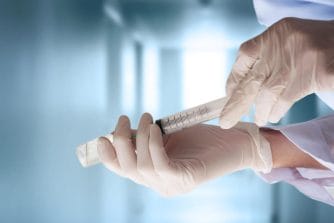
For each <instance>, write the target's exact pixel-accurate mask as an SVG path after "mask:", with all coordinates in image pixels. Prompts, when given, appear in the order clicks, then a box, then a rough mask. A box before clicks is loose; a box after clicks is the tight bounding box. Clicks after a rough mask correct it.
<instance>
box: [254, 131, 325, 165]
mask: <svg viewBox="0 0 334 223" xmlns="http://www.w3.org/2000/svg"><path fill="white" fill-rule="evenodd" d="M260 132H261V134H262V135H263V136H264V137H265V138H266V139H267V140H268V142H269V143H270V147H271V152H272V159H273V168H279V167H304V168H316V169H327V168H326V167H324V166H323V165H321V164H320V163H319V162H317V161H316V160H315V159H313V158H312V157H311V156H310V155H308V154H306V153H305V152H303V151H302V150H300V149H299V148H297V146H296V145H294V144H293V143H292V142H290V140H288V139H287V138H286V137H285V136H284V135H283V134H282V133H281V132H279V131H276V130H270V129H261V130H260Z"/></svg>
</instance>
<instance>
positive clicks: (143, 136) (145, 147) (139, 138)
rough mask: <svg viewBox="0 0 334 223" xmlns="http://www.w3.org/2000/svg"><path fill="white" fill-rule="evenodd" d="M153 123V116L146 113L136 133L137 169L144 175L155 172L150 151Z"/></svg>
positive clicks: (148, 175)
mask: <svg viewBox="0 0 334 223" xmlns="http://www.w3.org/2000/svg"><path fill="white" fill-rule="evenodd" d="M152 123H153V118H152V116H151V115H150V114H148V113H144V114H143V115H142V117H141V118H140V121H139V125H138V130H137V135H136V144H137V169H138V171H139V172H140V173H141V174H142V175H144V176H145V175H146V176H147V177H150V176H152V175H153V174H154V167H153V163H152V159H151V155H150V151H149V136H150V127H151V124H152Z"/></svg>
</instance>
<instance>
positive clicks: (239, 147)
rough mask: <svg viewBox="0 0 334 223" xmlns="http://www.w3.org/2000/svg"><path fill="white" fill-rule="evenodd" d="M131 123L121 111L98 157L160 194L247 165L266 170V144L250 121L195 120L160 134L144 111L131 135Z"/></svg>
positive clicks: (176, 191) (268, 152)
mask: <svg viewBox="0 0 334 223" xmlns="http://www.w3.org/2000/svg"><path fill="white" fill-rule="evenodd" d="M131 131H133V130H131V129H130V122H129V119H128V118H127V117H126V116H121V117H120V119H119V121H118V124H117V127H116V130H115V132H114V133H113V143H111V142H110V141H109V140H108V138H105V137H101V138H99V140H98V153H99V157H100V160H101V161H102V163H103V164H104V165H105V167H107V168H108V169H109V170H111V171H113V172H115V173H116V174H118V175H120V176H123V177H127V178H129V179H131V180H133V181H135V182H137V183H139V184H142V185H145V186H147V187H150V188H152V189H154V190H155V191H157V192H159V193H160V194H162V195H164V196H172V195H177V194H182V193H185V192H187V191H190V190H191V189H193V188H194V187H195V186H197V185H198V184H200V183H202V182H205V181H207V180H209V179H212V178H215V177H218V176H222V175H225V174H228V173H231V172H233V171H237V170H242V169H245V168H252V169H254V170H257V171H263V172H269V171H270V170H271V168H272V157H271V149H270V145H269V143H268V142H267V141H266V139H265V138H264V137H262V136H261V135H260V134H259V129H258V127H257V126H256V125H255V124H250V123H240V124H239V125H237V126H236V127H235V128H232V129H229V130H223V129H221V128H219V127H218V126H211V125H197V126H194V127H191V128H188V129H184V130H182V131H180V132H176V133H173V134H170V135H162V134H161V131H160V128H159V127H158V126H157V125H156V124H152V117H151V115H149V114H147V113H145V114H144V115H143V116H142V118H141V120H140V124H139V127H138V130H137V132H136V139H135V142H134V141H133V140H131V138H130V137H131V134H132V133H131Z"/></svg>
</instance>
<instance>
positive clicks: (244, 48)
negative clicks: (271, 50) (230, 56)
mask: <svg viewBox="0 0 334 223" xmlns="http://www.w3.org/2000/svg"><path fill="white" fill-rule="evenodd" d="M258 41H259V40H258V37H257V38H254V39H251V40H249V41H247V42H244V43H243V44H241V46H240V48H239V52H238V56H237V59H236V61H235V63H234V64H233V67H232V71H231V73H230V75H229V77H228V79H227V81H226V95H231V94H232V92H233V91H234V89H235V88H236V87H237V86H238V84H239V83H240V82H241V81H242V79H243V78H245V77H246V75H247V73H248V71H249V70H250V69H252V67H253V66H254V64H255V63H256V61H257V60H258V57H259V52H258V51H259V44H258V43H257V42H258Z"/></svg>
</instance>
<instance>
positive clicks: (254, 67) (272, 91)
mask: <svg viewBox="0 0 334 223" xmlns="http://www.w3.org/2000/svg"><path fill="white" fill-rule="evenodd" d="M333 90H334V21H313V20H303V19H297V18H286V19H283V20H281V21H279V22H277V23H276V24H274V25H272V26H271V27H269V28H268V29H267V30H266V31H265V32H264V33H262V34H261V35H259V36H257V37H255V38H254V39H251V40H249V41H247V42H245V43H243V44H242V45H241V47H240V49H239V54H238V57H237V59H236V62H235V64H234V66H233V68H232V72H231V74H230V76H229V78H228V80H227V84H226V94H227V96H228V97H230V98H229V100H228V102H227V103H226V105H225V107H224V109H223V110H222V114H221V118H220V125H221V127H222V128H230V127H232V126H234V125H235V124H236V123H237V122H238V121H239V120H240V118H241V117H242V115H244V114H246V113H248V111H249V109H250V107H251V106H252V104H253V103H255V107H256V112H255V123H257V124H258V125H259V126H261V125H264V124H266V122H267V121H270V122H274V123H276V122H278V121H279V120H280V119H281V117H282V116H283V115H284V114H285V113H286V112H287V111H288V109H289V108H290V107H291V106H292V105H293V104H294V103H295V102H296V101H298V100H299V99H301V98H303V97H304V96H306V95H308V94H311V93H314V92H319V91H333Z"/></svg>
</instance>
